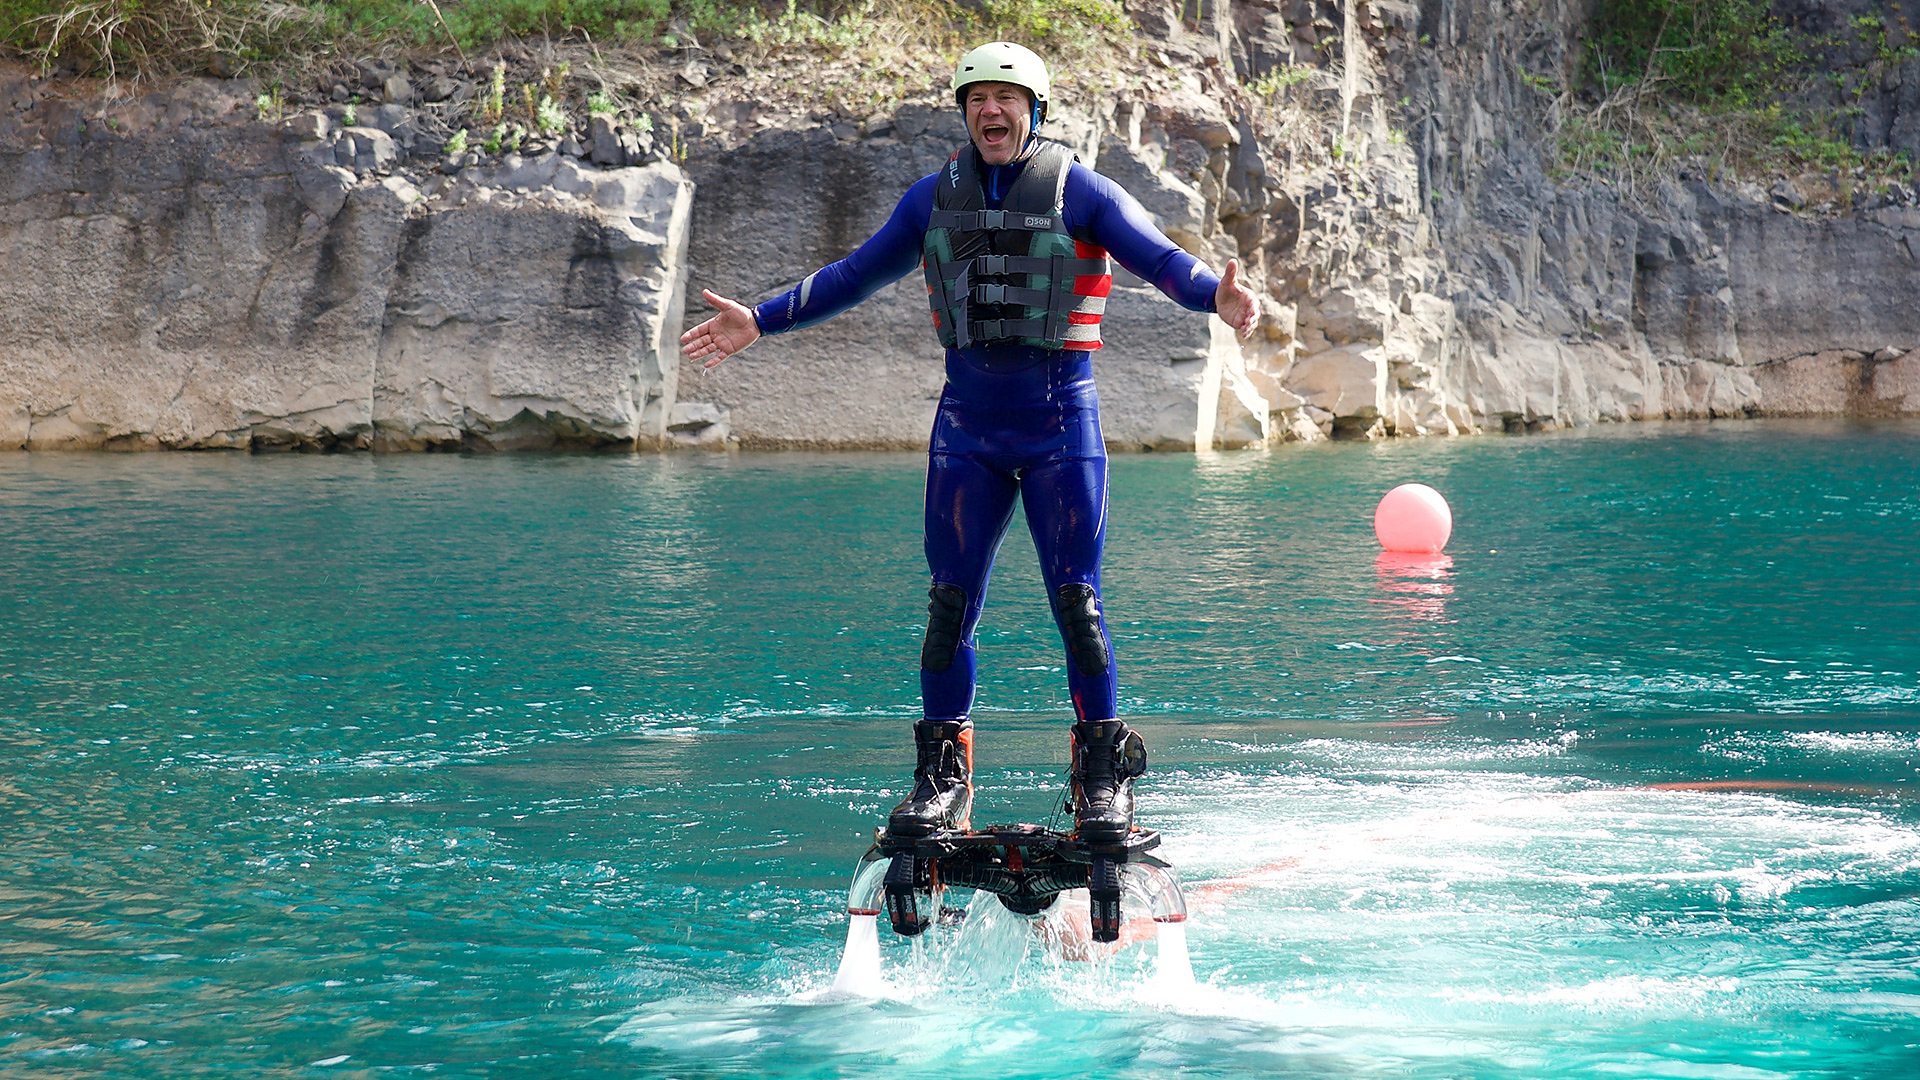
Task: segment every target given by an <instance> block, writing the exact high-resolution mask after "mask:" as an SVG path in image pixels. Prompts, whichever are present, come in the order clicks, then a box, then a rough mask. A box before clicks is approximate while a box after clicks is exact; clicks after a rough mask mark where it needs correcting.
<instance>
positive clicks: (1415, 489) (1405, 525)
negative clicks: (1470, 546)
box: [1373, 484, 1453, 555]
mask: <svg viewBox="0 0 1920 1080" xmlns="http://www.w3.org/2000/svg"><path fill="white" fill-rule="evenodd" d="M1373 535H1374V536H1376V537H1378V538H1379V540H1380V546H1381V547H1383V548H1386V549H1387V550H1388V551H1404V552H1410V553H1413V554H1418V555H1437V554H1439V552H1440V549H1442V548H1444V547H1446V546H1447V538H1448V537H1450V536H1452V535H1453V511H1452V510H1450V509H1448V508H1447V500H1445V499H1443V498H1441V497H1440V493H1439V492H1437V491H1435V490H1433V489H1432V488H1430V487H1428V486H1427V485H1425V484H1401V485H1400V486H1399V487H1397V488H1394V489H1393V490H1392V491H1389V492H1387V494H1386V496H1385V497H1384V498H1382V499H1381V500H1380V505H1379V506H1378V507H1376V508H1375V509H1374V511H1373Z"/></svg>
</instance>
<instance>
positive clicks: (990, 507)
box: [754, 144, 1220, 720]
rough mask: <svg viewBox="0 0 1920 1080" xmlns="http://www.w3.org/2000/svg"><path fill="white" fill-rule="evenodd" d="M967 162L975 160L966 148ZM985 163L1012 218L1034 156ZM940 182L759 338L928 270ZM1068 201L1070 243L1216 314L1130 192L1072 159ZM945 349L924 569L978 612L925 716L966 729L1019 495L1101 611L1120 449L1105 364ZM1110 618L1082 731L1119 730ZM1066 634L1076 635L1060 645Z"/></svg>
mask: <svg viewBox="0 0 1920 1080" xmlns="http://www.w3.org/2000/svg"><path fill="white" fill-rule="evenodd" d="M961 153H965V154H973V153H976V151H975V150H974V149H973V147H972V145H971V144H969V145H968V146H967V147H965V148H963V149H962V150H961ZM975 164H976V165H977V166H978V167H979V175H980V177H981V178H982V189H983V190H982V192H981V194H982V195H983V196H984V199H985V202H986V206H987V208H988V209H999V208H1000V207H1001V203H1002V200H1003V198H1004V197H1005V193H1006V192H1007V191H1008V189H1009V188H1011V187H1012V185H1013V181H1014V179H1015V178H1016V177H1017V176H1019V174H1020V171H1021V170H1022V169H1023V168H1024V167H1025V164H1026V157H1025V156H1023V157H1022V159H1021V160H1019V161H1014V162H1011V163H1009V164H1006V165H1000V166H990V165H986V164H984V163H982V162H979V161H977V160H976V162H975ZM940 175H941V174H940V173H938V172H936V173H934V174H932V175H929V176H927V177H924V178H922V179H921V180H919V181H917V182H916V183H915V184H914V185H913V186H912V187H910V188H908V189H907V193H906V194H905V195H904V196H902V197H901V199H900V202H899V205H897V206H895V207H894V210H893V214H892V216H891V217H889V218H888V219H887V223H886V224H885V225H883V226H881V228H880V231H879V232H877V233H875V234H874V235H873V236H872V237H871V238H869V239H868V240H867V242H866V243H864V244H862V245H860V248H859V250H857V251H855V252H854V253H853V254H851V255H848V256H847V257H846V258H844V259H841V260H840V261H839V262H836V263H833V264H831V265H829V266H825V267H822V268H821V269H819V270H817V271H815V272H814V273H812V274H810V275H808V276H807V278H806V280H804V281H802V282H801V283H800V284H799V285H796V286H795V287H794V288H793V289H791V290H789V291H787V292H786V293H783V294H782V295H780V296H776V297H774V298H773V299H771V300H768V301H766V302H765V303H762V304H760V305H759V306H758V307H757V308H755V309H754V319H755V320H756V321H757V322H758V323H759V325H760V330H761V332H762V333H767V334H779V333H785V332H786V331H789V330H797V329H800V328H801V327H806V326H812V325H814V324H816V323H820V322H823V321H825V320H827V319H830V318H832V317H833V316H835V315H838V314H839V313H841V312H842V311H845V310H847V309H848V308H850V307H852V306H854V305H855V304H857V303H859V302H860V301H862V300H864V299H866V298H867V297H869V296H871V295H873V294H874V293H875V292H876V291H878V290H879V289H881V288H882V287H883V286H885V285H888V284H890V283H892V282H893V281H896V280H898V279H899V278H901V277H903V276H905V275H906V274H908V273H910V272H911V271H913V270H914V269H915V268H916V267H918V266H919V265H920V261H921V256H922V250H923V246H924V243H925V236H926V231H927V223H928V218H929V215H930V214H931V212H932V210H933V202H934V186H935V183H936V181H937V179H938V178H939V176H940ZM1062 200H1063V202H1064V203H1065V207H1064V210H1065V221H1066V227H1067V231H1068V232H1069V233H1071V234H1072V236H1073V237H1074V238H1075V239H1076V240H1083V241H1087V242H1090V243H1093V244H1097V245H1099V246H1100V247H1103V248H1105V249H1106V250H1107V251H1108V252H1109V253H1111V254H1112V256H1113V257H1114V259H1115V260H1117V261H1118V262H1119V263H1120V265H1122V266H1124V267H1126V268H1127V269H1128V270H1129V271H1131V272H1133V273H1134V274H1135V275H1137V276H1139V277H1140V278H1142V279H1143V280H1146V281H1149V282H1152V283H1153V284H1154V285H1155V286H1157V287H1158V288H1159V289H1160V291H1162V292H1164V293H1166V294H1167V295H1168V296H1170V297H1172V298H1173V299H1174V300H1175V301H1177V302H1179V303H1180V304H1181V305H1182V306H1184V307H1187V308H1190V309H1192V310H1194V311H1212V310H1214V305H1213V296H1214V290H1215V289H1216V288H1217V287H1218V285H1219V280H1220V279H1219V278H1218V277H1216V276H1215V275H1214V273H1213V272H1212V271H1211V270H1209V269H1207V268H1206V266H1205V265H1204V264H1202V263H1201V262H1200V261H1199V260H1198V259H1195V258H1194V257H1193V256H1191V255H1189V254H1187V253H1186V252H1185V251H1182V250H1181V249H1180V248H1179V247H1178V246H1176V245H1175V244H1174V243H1173V241H1171V240H1168V239H1167V238H1166V236H1165V235H1164V234H1163V233H1161V232H1160V230H1159V229H1158V228H1157V227H1155V225H1154V224H1153V221H1152V219H1151V218H1149V217H1148V216H1147V212H1146V211H1145V210H1144V209H1143V208H1142V207H1141V206H1140V204H1139V203H1138V202H1137V201H1135V200H1134V198H1133V197H1132V196H1130V195H1128V194H1127V193H1126V192H1125V191H1123V190H1121V188H1120V187H1119V185H1117V184H1115V183H1114V182H1113V181H1111V180H1108V179H1107V178H1106V177H1104V176H1101V175H1100V174H1099V173H1096V172H1094V171H1093V170H1092V169H1088V168H1086V167H1084V166H1082V165H1080V164H1079V163H1078V162H1075V163H1074V164H1073V165H1072V166H1071V168H1070V170H1069V172H1068V173H1067V179H1066V188H1065V191H1064V192H1063V195H1062ZM946 353H947V381H946V386H945V388H944V389H943V390H942V392H941V395H940V405H939V408H938V410H937V412H936V413H935V415H934V421H933V436H932V440H931V443H930V445H929V447H928V463H927V495H926V551H927V566H928V568H929V569H930V570H931V571H932V574H933V580H934V583H935V584H936V585H951V586H955V587H958V588H959V589H960V590H961V591H962V592H963V593H964V594H965V604H966V607H965V615H964V618H963V621H962V624H961V629H960V643H959V646H958V648H957V649H956V650H955V652H954V656H953V659H952V661H951V663H949V664H947V665H946V666H945V667H944V668H943V669H941V670H937V671H936V670H930V669H928V668H927V667H926V666H924V665H923V666H922V668H921V672H920V685H921V696H922V699H923V704H924V707H925V713H926V719H928V720H964V719H966V718H967V717H968V715H969V714H970V713H971V711H972V709H973V695H974V680H975V659H974V647H973V636H974V629H975V627H976V626H977V625H978V623H979V621H980V609H981V605H982V604H983V603H984V602H985V600H986V592H987V578H988V576H989V575H990V574H991V573H992V571H993V559H994V555H995V553H996V552H998V550H999V548H1000V541H1001V539H1002V538H1004V537H1005V536H1006V531H1007V526H1008V524H1009V523H1010V522H1011V521H1012V519H1013V504H1014V498H1015V496H1016V495H1018V496H1019V497H1020V499H1021V501H1022V502H1023V503H1024V505H1025V506H1026V512H1027V527H1028V529H1029V530H1030V531H1031V532H1032V533H1033V542H1034V547H1035V548H1036V549H1037V550H1038V552H1039V556H1040V570H1041V574H1042V575H1043V576H1044V577H1045V579H1046V584H1047V593H1048V595H1049V596H1057V595H1058V594H1059V590H1060V588H1061V586H1063V585H1069V584H1075V583H1078V584H1083V585H1086V586H1088V587H1090V588H1091V589H1092V590H1093V594H1094V597H1095V601H1096V609H1097V606H1098V597H1099V590H1100V553H1101V549H1102V547H1103V546H1104V544H1105V542H1106V517H1107V452H1106V445H1105V443H1104V441H1103V440H1102V438H1101V435H1100V406H1099V399H1098V398H1097V397H1096V395H1095V393H1094V388H1093V364H1092V355H1093V354H1092V353H1091V352H1090V351H1080V350H1066V349H1062V350H1053V349H1044V348H1039V347H1036V346H1032V345H1021V344H1016V343H1011V342H1002V343H997V344H986V345H973V346H969V347H967V348H964V349H948V350H947V351H946ZM1099 621H1100V627H1099V632H1100V637H1101V639H1102V642H1103V643H1104V644H1105V647H1106V655H1107V657H1108V658H1109V659H1108V661H1107V662H1106V663H1104V664H1097V665H1085V666H1083V664H1081V663H1078V662H1076V660H1075V658H1074V657H1073V656H1072V655H1071V641H1068V642H1067V644H1068V646H1069V653H1070V655H1069V657H1068V663H1067V685H1068V689H1069V691H1070V692H1071V694H1072V697H1073V708H1074V713H1075V718H1076V719H1079V720H1106V719H1111V718H1112V717H1113V716H1114V714H1115V712H1116V708H1115V697H1116V680H1115V676H1114V665H1113V664H1112V662H1111V659H1110V658H1111V656H1112V653H1113V644H1112V638H1111V637H1110V636H1109V634H1108V633H1107V628H1106V619H1105V617H1104V615H1102V616H1101V618H1100V620H1099ZM1066 632H1067V631H1066V628H1065V627H1064V626H1063V627H1062V634H1063V638H1064V635H1065V634H1066ZM1094 667H1097V668H1098V669H1099V670H1097V671H1095V670H1091V669H1092V668H1094Z"/></svg>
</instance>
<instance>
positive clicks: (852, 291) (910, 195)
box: [680, 176, 934, 367]
mask: <svg viewBox="0 0 1920 1080" xmlns="http://www.w3.org/2000/svg"><path fill="white" fill-rule="evenodd" d="M933 181H934V178H933V177H931V176H928V177H925V178H923V179H921V180H920V181H918V182H916V183H915V184H914V185H913V186H912V187H910V188H908V189H907V193H906V194H905V195H902V196H901V197H900V201H899V203H897V204H895V206H894V208H893V213H892V214H891V215H890V216H888V218H887V223H886V224H885V225H882V226H881V227H880V231H879V232H876V233H874V234H873V235H872V236H870V237H868V238H867V242H866V243H864V244H861V245H860V247H859V248H858V249H856V250H855V251H854V252H853V254H851V255H848V256H847V257H846V258H844V259H841V260H840V261H838V262H834V263H829V264H827V265H826V266H823V267H821V268H820V269H818V270H815V271H814V272H813V273H811V274H808V275H807V276H806V279H805V280H803V281H802V282H800V284H798V285H795V286H794V287H793V288H791V289H788V290H787V291H786V292H784V293H781V294H780V295H779V296H776V297H774V298H773V299H771V300H767V301H765V302H763V303H761V304H760V305H758V306H757V307H751V308H750V307H747V306H746V305H744V304H741V303H739V302H737V301H735V300H732V299H730V298H728V297H725V296H721V295H719V294H717V293H714V292H711V291H708V290H702V291H701V295H702V296H703V297H705V299H706V301H707V303H708V304H709V305H711V306H713V307H715V308H718V309H719V311H720V314H718V315H715V316H714V317H713V318H711V319H708V320H707V321H706V322H703V323H701V324H700V325H699V326H696V327H694V328H693V329H691V330H689V331H687V332H686V333H685V334H682V335H681V336H680V344H681V353H682V355H684V356H685V357H686V358H687V359H689V360H699V359H702V358H708V359H707V360H706V366H707V367H713V366H714V365H715V364H718V363H720V362H721V361H723V360H725V359H726V358H727V357H729V356H732V355H733V354H734V353H737V352H739V351H740V350H741V349H744V348H746V347H747V346H748V345H751V344H753V343H754V342H755V341H758V340H759V339H760V336H761V335H762V334H784V333H786V332H787V331H789V330H799V329H801V328H803V327H808V326H813V325H814V324H816V323H822V322H825V321H827V320H828V319H831V318H833V317H834V316H835V315H838V314H840V313H841V312H843V311H845V310H847V309H848V308H850V307H853V306H854V305H855V304H858V303H859V302H860V301H862V300H865V299H866V298H867V297H869V296H872V295H873V294H874V293H876V292H878V291H880V289H881V288H882V287H884V286H886V285H888V284H891V283H892V282H894V281H897V280H899V279H900V278H901V277H902V276H903V275H905V274H906V273H908V272H909V271H911V270H912V269H913V268H914V267H915V266H917V265H919V262H920V249H921V245H922V244H923V243H924V242H925V237H926V231H927V215H928V214H929V213H930V212H931V211H932V209H933Z"/></svg>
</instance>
